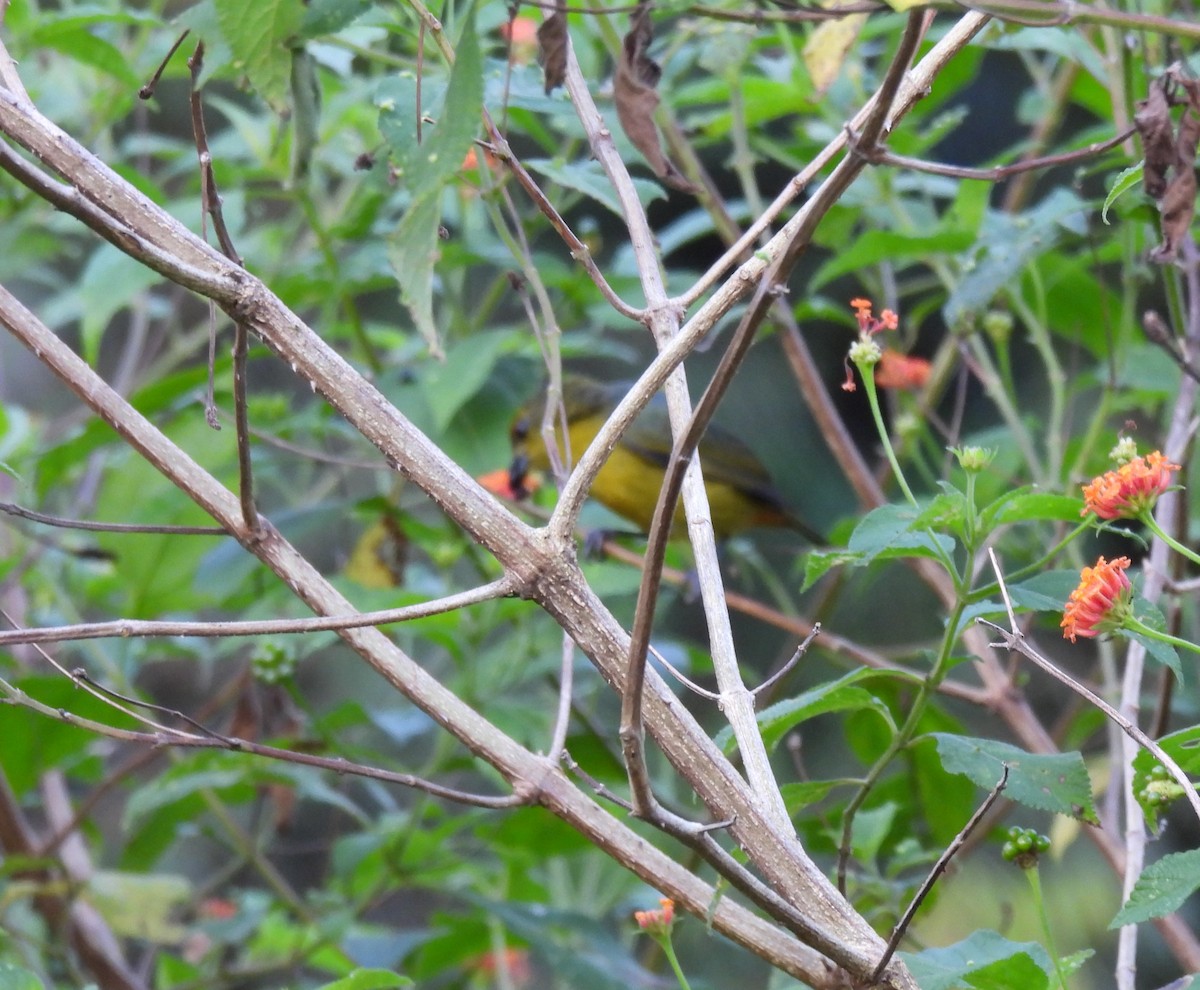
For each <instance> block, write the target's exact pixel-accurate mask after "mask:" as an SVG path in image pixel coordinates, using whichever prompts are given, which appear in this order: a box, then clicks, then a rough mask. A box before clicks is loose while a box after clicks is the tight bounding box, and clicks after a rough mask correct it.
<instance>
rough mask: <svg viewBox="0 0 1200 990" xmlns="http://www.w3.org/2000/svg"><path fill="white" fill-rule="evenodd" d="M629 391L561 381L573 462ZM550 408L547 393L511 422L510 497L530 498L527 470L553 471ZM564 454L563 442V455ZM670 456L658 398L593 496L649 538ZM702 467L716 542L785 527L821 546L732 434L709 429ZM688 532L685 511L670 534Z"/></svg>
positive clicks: (576, 378) (623, 386) (575, 378)
mask: <svg viewBox="0 0 1200 990" xmlns="http://www.w3.org/2000/svg"><path fill="white" fill-rule="evenodd" d="M628 391H629V385H628V383H617V384H613V385H606V384H604V383H602V382H597V381H594V380H593V379H590V378H585V377H583V376H582V375H564V376H563V407H564V409H565V411H566V418H567V433H568V436H569V439H570V449H571V456H572V457H573V458H574V459H575V460H578V459H579V457H580V456H581V455H582V454H583V452H584V451H585V450H586V449H587V448H588V445H589V444H590V443H591V442H592V440H593V439H595V436H596V434H597V432H598V431H599V430H600V427H601V426H602V425H603V424H604V422H605V421H606V420H607V419H608V417H609V416H610V415H612V411H613V410H614V409H615V408H616V407H617V403H618V402H620V401H621V399H623V398H624V397H625V394H626V392H628ZM545 409H546V389H545V388H544V387H543V388H542V390H541V392H539V393H538V395H537V396H536V397H534V398H533V399H532V400H530V401H529V402H528V403H526V404H525V405H524V406H523V407H522V408H521V409H520V410H519V411H518V413H517V415H516V418H515V419H514V420H513V424H512V428H511V430H510V431H509V435H510V437H511V440H512V446H513V462H512V466H511V468H510V469H509V486H510V489H511V490H512V491H513V492H517V493H522V492H524V491H525V487H524V485H525V476H526V474H527V473H528V472H529V471H531V470H542V471H544V470H547V469H548V468H549V467H550V458H549V456H548V454H547V451H546V445H545V443H544V441H543V440H542V436H541V425H542V419H543V416H544V414H545ZM561 449H562V448H561V441H560V452H561ZM671 449H672V441H671V425H670V420H669V419H668V415H667V404H666V400H665V398H664V397H663V396H662V394H661V393H660V394H659V395H656V396H655V397H654V399H653V400H652V401H651V402H650V403H649V405H647V406H646V408H645V409H644V410H643V411H642V412H641V414H640V415H639V416H638V418H637V419H636V420H634V422H633V424H632V425H631V426H630V427H629V429H628V430H627V431H626V432H625V435H624V436H623V437H621V441H620V443H618V444H617V446H616V448H615V449H614V450H613V452H612V455H611V456H610V457H609V459H608V460H607V461H606V462H605V464H604V467H602V468H601V469H600V473H599V474H597V475H596V479H595V481H593V482H592V488H591V494H592V495H593V496H594V497H595V498H596V500H597V501H598V502H600V503H601V504H603V505H605V506H607V507H608V508H610V509H612V511H613V512H615V513H616V514H617V515H619V516H622V517H624V518H625V519H628V520H629V521H630V522H632V523H634V524H635V525H636V526H637V527H638V528H639V529H640V530H641V531H642V532H643V533H644V532H646V531H648V530H649V528H650V521H651V519H652V517H653V515H654V506H655V505H656V504H657V502H658V493H659V490H660V489H661V488H662V484H663V478H664V477H665V474H666V465H667V462H668V461H669V459H670V456H671ZM700 464H701V466H702V468H703V472H704V488H705V491H707V492H708V503H709V507H710V508H711V509H712V521H713V530H714V531H715V533H716V535H717V538H718V539H725V538H727V537H729V536H732V535H733V534H734V533H738V532H740V531H741V530H744V529H750V528H751V527H754V526H786V527H788V528H790V529H794V530H796V531H797V532H799V533H802V534H803V535H804V536H805V538H807V539H808V540H810V541H811V542H813V543H822V542H824V541H823V539H822V538H821V537H820V536H819V535H818V534H817V533H816V532H814V531H813V530H812V529H811V528H809V527H808V526H806V525H805V524H804V523H803V522H801V521H800V520H799V519H797V518H796V516H795V515H793V514H792V513H791V512H789V511H788V509H787V507H786V506H785V505H784V503H783V499H782V498H781V497H780V495H779V492H778V491H777V490H776V489H775V486H774V485H773V484H772V482H771V476H770V475H769V474H768V473H767V469H766V468H765V467H763V464H762V462H761V461H760V460H759V459H758V458H757V457H756V456H755V454H754V452H753V451H752V450H751V449H750V448H749V447H747V446H746V445H745V444H744V443H742V441H741V440H739V439H738V438H737V437H736V436H734V435H733V434H732V433H730V432H729V431H728V430H725V429H722V428H721V427H719V426H717V425H716V424H710V425H709V427H708V429H707V430H706V431H705V434H704V437H703V438H702V439H701V441H700ZM683 528H684V520H683V506H682V504H681V505H679V506H677V507H676V509H675V518H674V521H673V524H672V530H673V532H676V533H681V532H682V531H683Z"/></svg>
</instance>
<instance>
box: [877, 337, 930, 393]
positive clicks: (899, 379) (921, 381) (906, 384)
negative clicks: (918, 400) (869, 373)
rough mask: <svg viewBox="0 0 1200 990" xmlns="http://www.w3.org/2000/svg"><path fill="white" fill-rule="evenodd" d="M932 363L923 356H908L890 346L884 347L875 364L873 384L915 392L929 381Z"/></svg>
mask: <svg viewBox="0 0 1200 990" xmlns="http://www.w3.org/2000/svg"><path fill="white" fill-rule="evenodd" d="M931 370H932V365H930V363H929V362H928V361H927V360H925V358H923V357H909V356H908V355H907V354H901V353H900V352H899V351H894V350H892V349H891V348H890V347H888V348H885V349H884V352H883V355H882V356H881V357H880V358H879V364H877V365H876V366H875V384H876V385H878V386H879V387H880V388H894V389H901V390H906V391H912V392H915V391H916V390H917V389H921V388H924V387H925V383H926V382H927V381H929V372H930V371H931Z"/></svg>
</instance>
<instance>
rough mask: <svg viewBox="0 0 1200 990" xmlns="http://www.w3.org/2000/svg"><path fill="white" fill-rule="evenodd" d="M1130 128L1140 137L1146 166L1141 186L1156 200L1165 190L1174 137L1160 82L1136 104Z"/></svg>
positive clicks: (1173, 161)
mask: <svg viewBox="0 0 1200 990" xmlns="http://www.w3.org/2000/svg"><path fill="white" fill-rule="evenodd" d="M1133 122H1134V126H1136V127H1137V131H1138V134H1139V135H1141V138H1142V148H1143V150H1144V154H1145V158H1146V163H1145V167H1144V170H1143V173H1142V184H1143V185H1144V186H1145V187H1146V192H1147V193H1148V194H1149V195H1151V196H1153V197H1154V198H1155V199H1158V197H1159V196H1161V195H1162V194H1163V190H1164V189H1166V187H1167V170H1168V169H1169V168H1170V167H1171V166H1172V165H1173V164H1174V163H1175V134H1174V127H1173V125H1172V123H1171V107H1170V104H1169V103H1168V102H1167V94H1166V92H1165V87H1164V86H1163V85H1162V79H1160V80H1158V81H1157V82H1156V83H1155V84H1154V85H1153V86H1151V87H1150V92H1149V94H1148V95H1147V96H1146V98H1145V99H1144V100H1139V101H1138V102H1137V112H1136V113H1135V114H1134V116H1133Z"/></svg>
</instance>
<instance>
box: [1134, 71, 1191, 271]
mask: <svg viewBox="0 0 1200 990" xmlns="http://www.w3.org/2000/svg"><path fill="white" fill-rule="evenodd" d="M1180 104H1182V105H1183V113H1182V115H1181V117H1180V121H1179V129H1178V131H1177V132H1176V131H1175V129H1174V125H1173V123H1172V120H1171V107H1173V106H1179V105H1180ZM1134 122H1135V124H1136V126H1137V128H1138V133H1139V134H1141V136H1142V142H1143V146H1144V148H1145V154H1146V162H1145V168H1144V177H1143V182H1144V184H1145V187H1146V192H1147V193H1149V194H1150V195H1151V196H1153V197H1154V198H1155V199H1156V200H1158V211H1159V225H1160V227H1161V230H1162V243H1161V244H1159V245H1158V247H1156V248H1155V249H1154V250H1153V251H1152V252H1151V253H1150V257H1151V258H1152V259H1153V260H1154V261H1158V262H1170V261H1174V260H1175V257H1176V255H1177V254H1178V253H1179V246H1180V244H1181V243H1182V241H1183V238H1184V237H1185V236H1187V232H1188V230H1189V229H1190V228H1191V225H1192V218H1193V217H1194V216H1195V214H1196V188H1197V185H1196V153H1197V145H1200V80H1195V79H1189V78H1187V77H1186V76H1184V74H1183V69H1182V67H1181V66H1180V65H1178V64H1176V65H1173V66H1171V67H1170V68H1169V69H1168V70H1167V71H1166V72H1164V73H1163V75H1162V76H1161V77H1160V78H1159V79H1157V80H1156V81H1155V83H1154V85H1153V87H1152V88H1151V90H1150V93H1149V95H1148V96H1147V98H1146V99H1145V100H1143V101H1141V102H1140V103H1139V104H1138V107H1137V114H1136V116H1135V118H1134Z"/></svg>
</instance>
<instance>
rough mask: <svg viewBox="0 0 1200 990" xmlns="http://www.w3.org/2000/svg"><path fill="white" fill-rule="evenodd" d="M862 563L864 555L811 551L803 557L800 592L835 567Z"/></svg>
mask: <svg viewBox="0 0 1200 990" xmlns="http://www.w3.org/2000/svg"><path fill="white" fill-rule="evenodd" d="M864 562H865V560H864V555H863V554H861V553H848V552H847V551H845V550H812V551H810V552H809V553H807V554H805V557H804V583H803V585H801V587H800V590H801V591H802V592H804V591H808V589H809V588H811V587H812V586H813V585H814V584H816V583H817V582H818V581H820V580H821V578H823V577H824V576H825V575H826V574H828V573H829V572H830V571H831V570H833V569H834V568H835V567H841V566H842V565H843V564H859V563H864Z"/></svg>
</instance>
